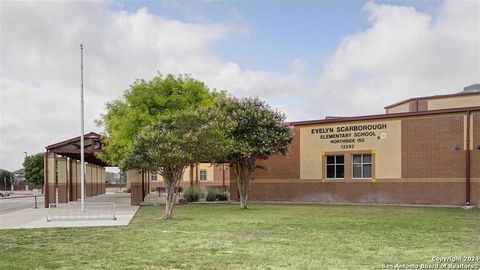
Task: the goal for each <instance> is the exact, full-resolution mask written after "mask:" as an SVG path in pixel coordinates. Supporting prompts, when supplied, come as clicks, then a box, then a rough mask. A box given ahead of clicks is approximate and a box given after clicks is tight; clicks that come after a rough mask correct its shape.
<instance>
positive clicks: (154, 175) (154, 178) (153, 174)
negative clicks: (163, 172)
mask: <svg viewBox="0 0 480 270" xmlns="http://www.w3.org/2000/svg"><path fill="white" fill-rule="evenodd" d="M150 180H151V181H152V182H157V181H158V171H151V172H150Z"/></svg>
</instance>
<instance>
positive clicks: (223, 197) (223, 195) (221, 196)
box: [217, 192, 228, 201]
mask: <svg viewBox="0 0 480 270" xmlns="http://www.w3.org/2000/svg"><path fill="white" fill-rule="evenodd" d="M217 200H219V201H228V193H227V192H219V193H218V194H217Z"/></svg>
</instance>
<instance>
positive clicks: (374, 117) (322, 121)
mask: <svg viewBox="0 0 480 270" xmlns="http://www.w3.org/2000/svg"><path fill="white" fill-rule="evenodd" d="M467 111H480V106H475V107H468V108H455V109H441V110H432V111H422V112H404V113H390V114H373V115H362V116H351V117H336V118H326V119H318V120H306V121H295V122H289V125H291V126H304V125H314V124H329V123H343V122H352V121H362V120H377V119H390V118H400V117H408V116H421V115H434V114H445V113H456V112H467Z"/></svg>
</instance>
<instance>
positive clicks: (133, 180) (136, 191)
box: [127, 170, 143, 205]
mask: <svg viewBox="0 0 480 270" xmlns="http://www.w3.org/2000/svg"><path fill="white" fill-rule="evenodd" d="M127 182H128V183H130V192H131V193H130V199H131V205H140V203H141V202H142V201H143V196H142V193H143V191H142V173H141V172H140V171H137V170H129V171H127Z"/></svg>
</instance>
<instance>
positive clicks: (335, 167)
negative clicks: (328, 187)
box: [325, 154, 345, 180]
mask: <svg viewBox="0 0 480 270" xmlns="http://www.w3.org/2000/svg"><path fill="white" fill-rule="evenodd" d="M328 157H334V163H328ZM337 157H343V163H337ZM329 165H330V166H332V165H333V168H334V171H333V174H334V175H335V177H334V178H330V177H328V166H329ZM338 165H342V166H343V177H336V176H337V166H338ZM325 179H326V180H345V155H343V154H342V155H340V154H331V155H325Z"/></svg>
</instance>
